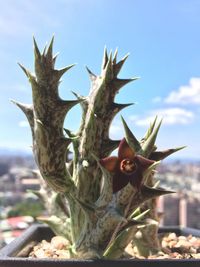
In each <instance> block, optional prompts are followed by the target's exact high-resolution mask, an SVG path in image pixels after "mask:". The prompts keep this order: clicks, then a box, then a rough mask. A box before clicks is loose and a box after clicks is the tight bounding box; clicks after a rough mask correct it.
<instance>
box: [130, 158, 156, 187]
mask: <svg viewBox="0 0 200 267" xmlns="http://www.w3.org/2000/svg"><path fill="white" fill-rule="evenodd" d="M134 162H135V164H136V165H137V169H136V171H135V172H134V173H133V174H132V175H131V177H130V183H131V185H132V186H133V187H136V188H137V189H138V190H139V189H140V187H141V185H142V184H143V173H144V171H145V170H146V169H148V167H149V166H151V165H152V164H153V163H154V162H155V161H154V160H150V159H147V158H144V157H142V156H138V155H137V156H135V158H134Z"/></svg>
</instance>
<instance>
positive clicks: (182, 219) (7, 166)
mask: <svg viewBox="0 0 200 267" xmlns="http://www.w3.org/2000/svg"><path fill="white" fill-rule="evenodd" d="M33 169H36V166H35V163H34V160H33V157H32V156H31V155H25V154H21V155H20V156H19V155H14V154H11V153H5V152H1V153H0V246H3V245H5V244H7V243H9V242H10V241H12V240H13V239H14V238H15V237H17V236H19V235H20V234H21V232H22V231H23V230H24V229H26V228H27V227H28V226H29V225H30V224H32V223H33V222H34V221H35V219H36V217H37V216H39V215H41V214H42V213H43V212H44V210H43V207H42V204H41V203H40V202H39V201H38V200H37V198H36V197H35V196H34V194H33V193H31V190H38V189H39V181H38V179H37V178H36V176H35V174H34V172H32V170H33ZM156 175H157V178H159V180H160V186H161V187H167V188H169V189H171V190H174V191H176V192H177V193H176V194H171V195H168V196H164V197H160V198H159V201H158V210H159V212H160V213H161V214H162V216H161V221H160V223H161V224H162V225H182V226H188V227H193V228H199V229H200V161H199V162H197V161H196V162H194V161H170V162H169V161H168V162H167V163H162V164H161V165H160V167H159V169H158V173H157V174H156Z"/></svg>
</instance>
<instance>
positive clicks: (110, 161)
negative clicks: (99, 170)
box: [99, 157, 119, 172]
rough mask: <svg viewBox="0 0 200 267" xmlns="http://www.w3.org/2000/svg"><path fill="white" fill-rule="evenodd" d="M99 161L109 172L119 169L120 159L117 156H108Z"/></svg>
mask: <svg viewBox="0 0 200 267" xmlns="http://www.w3.org/2000/svg"><path fill="white" fill-rule="evenodd" d="M99 162H100V163H101V165H102V166H103V167H104V168H105V169H107V170H108V171H109V172H115V171H116V170H117V166H118V162H119V160H118V158H117V157H107V158H104V159H100V161H99Z"/></svg>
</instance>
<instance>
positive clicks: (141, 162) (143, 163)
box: [134, 155, 155, 172]
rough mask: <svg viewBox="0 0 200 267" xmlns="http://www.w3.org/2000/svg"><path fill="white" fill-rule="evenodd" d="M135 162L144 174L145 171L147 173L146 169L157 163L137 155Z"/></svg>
mask: <svg viewBox="0 0 200 267" xmlns="http://www.w3.org/2000/svg"><path fill="white" fill-rule="evenodd" d="M134 162H135V163H136V164H137V166H138V168H139V169H140V170H141V171H142V172H144V171H145V170H146V169H148V167H149V166H151V165H152V164H153V163H154V162H155V161H154V160H150V159H147V158H144V157H142V156H139V155H137V156H135V159H134Z"/></svg>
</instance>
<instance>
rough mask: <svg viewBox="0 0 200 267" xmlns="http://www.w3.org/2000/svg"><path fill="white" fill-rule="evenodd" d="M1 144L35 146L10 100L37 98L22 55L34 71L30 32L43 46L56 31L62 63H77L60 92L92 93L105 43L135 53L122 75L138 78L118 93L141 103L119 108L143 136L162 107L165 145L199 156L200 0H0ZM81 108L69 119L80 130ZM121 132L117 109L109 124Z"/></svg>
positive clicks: (123, 100)
mask: <svg viewBox="0 0 200 267" xmlns="http://www.w3.org/2000/svg"><path fill="white" fill-rule="evenodd" d="M0 3H1V10H0V62H1V64H0V77H1V78H0V125H1V131H0V147H4V148H5V147H8V148H11V149H21V150H28V151H30V152H31V149H30V146H31V133H30V129H29V128H28V127H27V123H26V119H25V116H24V114H22V113H21V111H20V110H18V109H17V108H16V107H15V106H14V105H13V104H11V103H10V101H9V99H11V98H12V99H15V100H17V101H20V102H24V103H31V89H30V86H29V84H28V81H27V79H26V77H25V76H24V74H23V73H22V71H21V70H20V68H19V67H18V65H17V62H20V63H22V64H23V65H25V66H26V67H27V68H29V69H30V70H32V71H33V51H32V46H33V45H32V36H33V35H34V36H35V37H36V40H37V42H38V45H39V47H40V48H41V49H43V47H44V45H45V44H46V43H47V42H48V41H49V40H50V39H51V37H52V35H53V34H54V35H55V45H54V52H55V53H57V52H59V53H60V55H59V57H58V60H57V65H56V66H57V67H58V68H61V67H64V66H65V65H69V64H72V63H77V65H76V66H75V67H74V68H73V69H71V70H70V71H69V72H68V73H67V74H66V75H65V76H64V77H63V81H62V83H61V86H60V95H61V97H62V98H65V99H73V95H72V94H71V92H70V91H71V90H73V91H76V92H78V93H80V94H82V95H87V94H88V92H89V88H90V83H89V79H88V75H87V73H86V70H85V66H86V65H87V66H88V67H89V68H90V69H91V70H92V71H93V72H95V73H96V74H99V72H100V66H101V60H102V55H103V49H104V46H105V45H106V47H107V48H108V50H110V49H112V50H115V48H116V47H118V49H119V59H120V57H122V56H124V55H125V54H126V53H127V52H130V56H129V58H128V60H127V63H126V65H125V66H124V69H123V71H122V72H121V74H120V77H121V78H129V77H134V76H139V77H141V79H140V80H138V81H136V82H134V83H132V84H129V85H127V86H126V87H125V88H124V89H122V90H121V92H120V93H119V95H118V96H117V101H118V102H120V103H128V102H135V103H136V104H135V105H134V106H131V107H129V108H127V109H126V110H124V111H123V112H121V114H122V115H123V116H124V117H125V118H126V120H127V122H128V124H129V126H130V128H131V129H132V130H133V132H134V133H135V135H136V136H137V137H138V138H142V136H143V135H144V133H145V131H146V128H147V127H148V124H149V122H150V121H151V120H152V119H153V117H154V116H155V115H156V114H157V115H159V116H160V117H163V118H164V123H163V126H162V128H161V130H160V134H159V136H158V141H157V144H158V146H159V148H161V149H162V148H163V149H164V148H169V147H177V146H182V145H187V146H188V147H187V148H186V149H185V150H183V151H181V152H178V153H177V154H176V156H175V157H176V158H195V159H200V145H199V135H200V116H199V115H200V15H199V13H200V1H199V0H190V1H188V0H168V1H160V0H151V1H149V0H124V1H120V0H109V1H108V0H96V1H95V0H84V1H83V0H82V1H81V0H57V1H47V0H43V1H38V0H34V1H33V0H32V1H27V0H18V1H13V0H7V1H3V0H0ZM79 121H80V108H79V107H76V108H75V109H74V110H73V111H71V112H70V113H69V116H68V117H67V118H66V123H65V124H66V127H68V128H71V129H72V130H76V129H77V128H78V124H79ZM110 135H111V137H113V138H121V137H122V136H123V131H122V124H121V121H120V118H119V116H117V117H116V118H115V120H114V121H113V125H112V127H111V130H110Z"/></svg>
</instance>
